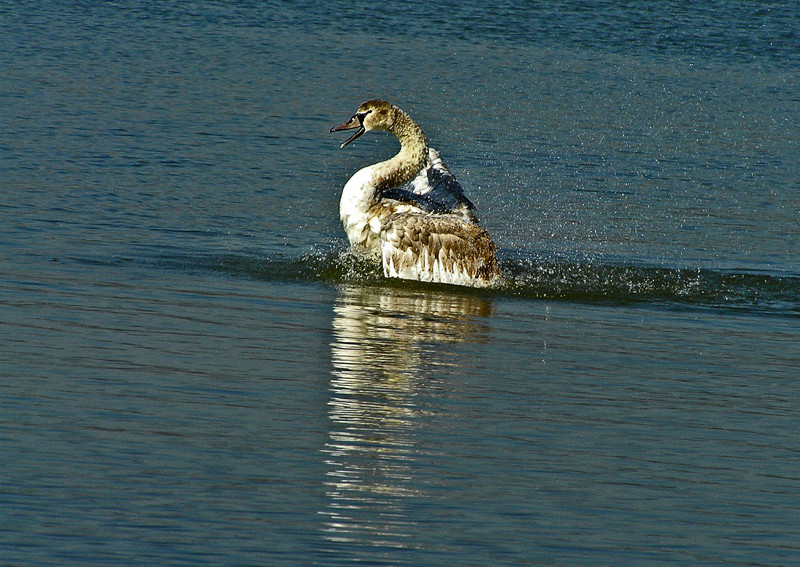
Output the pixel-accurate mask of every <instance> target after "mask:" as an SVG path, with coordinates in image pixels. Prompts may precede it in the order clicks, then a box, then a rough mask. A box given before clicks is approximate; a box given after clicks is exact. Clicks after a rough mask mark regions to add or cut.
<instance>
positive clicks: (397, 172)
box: [373, 108, 428, 194]
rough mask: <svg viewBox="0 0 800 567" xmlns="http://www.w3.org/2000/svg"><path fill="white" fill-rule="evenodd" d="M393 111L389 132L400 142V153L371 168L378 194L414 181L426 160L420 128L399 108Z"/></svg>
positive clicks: (426, 152) (426, 148)
mask: <svg viewBox="0 0 800 567" xmlns="http://www.w3.org/2000/svg"><path fill="white" fill-rule="evenodd" d="M394 110H395V116H394V121H393V122H392V124H391V126H390V127H389V131H390V132H391V133H392V134H394V135H395V136H397V139H398V140H400V151H399V152H398V153H397V155H395V156H394V157H393V158H391V159H388V160H386V161H382V162H380V163H376V164H375V165H374V166H373V167H374V168H375V170H376V172H377V178H376V181H377V183H376V185H377V187H376V188H377V190H378V193H379V194H380V192H381V191H385V190H386V189H391V188H392V187H397V186H398V185H402V184H404V183H408V182H409V181H411V180H412V179H414V178H415V177H416V176H417V174H418V173H419V171H420V170H421V169H422V168H423V167H425V164H426V162H427V160H428V139H427V138H426V137H425V133H424V132H423V131H422V128H420V127H419V126H418V125H417V123H416V122H414V121H413V120H412V119H411V117H410V116H409V115H408V114H406V113H405V112H403V111H402V110H400V109H399V108H395V109H394Z"/></svg>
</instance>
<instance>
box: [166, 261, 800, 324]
mask: <svg viewBox="0 0 800 567" xmlns="http://www.w3.org/2000/svg"><path fill="white" fill-rule="evenodd" d="M159 262H160V263H161V264H162V266H163V265H164V264H166V265H172V266H173V267H179V268H180V269H190V270H202V271H214V272H222V273H226V274H230V275H236V276H240V277H250V278H254V279H259V280H264V281H277V282H281V281H284V282H303V281H306V282H320V283H327V284H333V285H347V284H350V285H367V286H380V287H387V288H393V289H397V290H400V289H405V290H423V289H424V290H428V291H434V290H442V289H445V288H449V289H451V290H452V289H460V292H461V293H467V294H472V295H475V296H483V297H518V298H528V299H547V300H555V301H571V302H578V303H602V304H611V305H614V304H656V305H664V306H667V307H671V308H700V309H722V310H735V311H737V312H750V313H763V314H769V315H773V316H784V317H787V316H788V317H800V277H799V276H796V275H775V274H768V273H747V272H735V271H717V270H708V269H699V268H665V267H658V266H648V265H638V264H624V263H602V262H590V261H571V260H561V259H555V260H554V259H542V258H532V257H525V256H522V257H518V258H512V259H509V258H506V259H504V260H502V261H501V269H502V271H503V274H504V277H505V281H504V283H503V284H502V285H500V286H498V287H496V288H494V289H490V290H480V291H479V290H468V289H465V288H452V287H450V286H443V285H441V284H423V283H418V282H409V281H406V280H389V279H386V278H384V277H383V275H382V274H381V271H380V267H378V266H376V265H374V264H373V263H372V262H369V261H368V260H365V259H363V258H361V257H359V256H357V255H353V254H350V253H347V252H335V251H327V252H319V253H315V254H310V255H305V256H301V257H288V256H281V255H273V256H268V257H259V256H257V255H250V256H248V255H230V254H229V255H223V256H208V257H205V258H199V259H198V258H194V257H193V258H183V259H181V258H163V257H162V258H160V259H159Z"/></svg>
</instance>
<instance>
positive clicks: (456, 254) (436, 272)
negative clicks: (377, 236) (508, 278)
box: [381, 213, 499, 287]
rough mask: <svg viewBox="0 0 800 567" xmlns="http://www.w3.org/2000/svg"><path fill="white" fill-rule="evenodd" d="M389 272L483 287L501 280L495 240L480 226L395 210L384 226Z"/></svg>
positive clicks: (385, 261) (384, 257) (383, 248)
mask: <svg viewBox="0 0 800 567" xmlns="http://www.w3.org/2000/svg"><path fill="white" fill-rule="evenodd" d="M381 256H382V262H383V273H384V275H386V276H387V277H392V278H402V279H410V280H418V281H426V282H438V283H448V284H455V285H467V286H477V287H483V286H487V285H491V284H492V283H494V282H495V281H496V280H497V277H498V274H499V272H498V268H497V260H496V258H495V245H494V243H493V242H492V240H491V238H489V234H488V233H487V232H486V231H485V230H484V229H483V228H481V227H480V226H478V225H476V224H472V223H465V222H463V221H462V220H461V219H459V218H458V217H455V216H452V215H444V216H436V215H434V216H431V215H425V214H420V213H396V214H393V215H391V216H389V217H388V218H387V219H386V221H385V223H384V226H383V227H382V230H381Z"/></svg>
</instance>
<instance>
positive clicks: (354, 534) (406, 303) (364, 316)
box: [323, 286, 491, 548]
mask: <svg viewBox="0 0 800 567" xmlns="http://www.w3.org/2000/svg"><path fill="white" fill-rule="evenodd" d="M490 314H491V305H490V303H488V302H487V301H486V300H485V299H483V298H481V297H477V296H475V295H470V294H463V295H462V294H452V295H451V294H448V293H446V292H444V293H442V292H436V293H432V292H430V291H429V290H417V291H408V290H398V289H376V288H361V287H356V286H345V287H343V288H342V289H341V292H340V295H339V297H338V298H337V301H336V303H335V305H334V317H333V334H334V337H335V340H334V342H333V343H332V344H331V357H332V361H333V373H332V377H331V399H330V402H329V416H330V420H331V431H330V435H329V439H328V442H327V443H326V445H325V448H324V453H325V454H326V463H327V465H328V466H329V472H328V473H327V474H328V478H327V479H326V481H325V485H326V493H327V496H328V509H327V510H326V511H324V512H323V514H324V515H325V516H326V517H327V519H326V521H325V526H324V530H325V537H326V539H327V540H328V541H329V542H336V543H337V545H341V544H343V543H352V544H356V545H361V546H367V547H369V546H388V547H393V548H413V547H414V542H413V541H411V533H412V530H411V528H412V526H411V524H410V523H409V521H408V519H407V515H406V514H405V506H406V505H407V504H408V501H409V500H408V499H413V498H419V497H422V496H424V491H423V490H422V488H421V486H420V484H421V483H420V481H419V479H416V478H415V471H416V470H417V462H418V459H419V457H420V456H421V455H422V452H421V451H420V450H419V449H418V448H417V446H416V445H417V443H416V439H417V436H418V435H419V433H420V431H421V430H422V428H424V426H425V418H426V413H427V412H426V409H425V408H424V407H420V405H419V403H418V401H417V394H418V393H419V390H420V389H422V388H425V387H426V386H427V385H429V384H430V380H431V379H432V378H434V377H435V370H436V368H437V366H440V365H450V364H455V360H453V359H451V355H449V354H448V353H447V352H445V349H442V348H441V345H442V344H452V343H455V342H461V341H484V340H487V336H488V330H487V327H486V326H484V325H482V323H481V320H482V318H483V317H486V316H489V315H490Z"/></svg>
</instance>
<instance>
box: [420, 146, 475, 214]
mask: <svg viewBox="0 0 800 567" xmlns="http://www.w3.org/2000/svg"><path fill="white" fill-rule="evenodd" d="M410 191H411V192H412V193H414V194H416V195H420V196H424V197H426V198H427V199H429V200H430V201H431V202H433V203H436V204H437V205H439V206H440V207H442V208H443V209H444V210H445V211H446V212H447V213H452V214H458V215H460V216H461V217H462V218H463V219H464V220H466V221H467V222H473V223H477V221H478V219H477V217H476V216H475V212H474V210H475V205H473V204H472V201H470V200H469V199H468V198H467V196H466V195H465V194H464V189H463V188H462V187H461V184H460V183H459V182H458V180H457V179H456V176H455V175H453V174H452V173H451V172H450V170H449V169H447V166H446V165H445V164H444V162H443V161H442V158H441V156H440V155H439V152H437V151H436V150H434V149H433V148H428V164H427V166H426V167H425V168H424V169H422V170H421V171H420V172H419V174H418V175H417V177H415V178H414V179H413V180H412V181H411V182H410Z"/></svg>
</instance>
